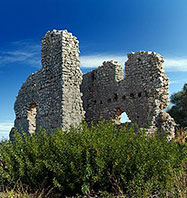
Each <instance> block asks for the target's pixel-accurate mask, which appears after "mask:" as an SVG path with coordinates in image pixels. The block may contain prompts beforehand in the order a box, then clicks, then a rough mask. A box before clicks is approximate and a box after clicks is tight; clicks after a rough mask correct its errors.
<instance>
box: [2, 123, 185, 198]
mask: <svg viewBox="0 0 187 198" xmlns="http://www.w3.org/2000/svg"><path fill="white" fill-rule="evenodd" d="M135 131H136V132H135ZM186 156H187V149H186V146H185V145H183V146H178V144H177V143H176V142H175V141H170V142H168V140H167V138H166V137H163V135H162V137H161V135H159V134H157V135H155V136H154V137H148V136H147V135H146V133H145V131H143V130H140V129H137V128H136V126H132V127H129V126H128V124H126V125H124V126H123V127H121V129H118V128H117V127H116V126H115V125H114V124H112V123H111V122H105V121H100V122H99V123H98V124H97V125H96V126H94V125H93V126H92V127H91V128H89V127H88V126H87V125H86V124H85V123H84V124H82V125H80V126H79V128H76V129H75V128H71V129H70V130H69V131H68V132H64V131H62V130H60V129H59V130H57V131H56V132H53V133H50V134H47V133H46V132H45V130H44V129H41V130H40V133H38V134H37V135H32V136H26V134H25V133H23V134H22V135H21V134H19V133H18V132H16V133H15V141H14V142H11V141H4V142H1V143H0V182H1V183H2V184H4V185H5V186H7V187H10V188H11V187H13V186H15V184H16V183H17V182H21V183H22V185H25V186H29V188H30V190H33V191H34V190H37V189H38V188H41V189H43V188H54V189H56V190H58V191H59V192H61V193H62V194H66V195H72V194H77V193H78V194H80V193H84V194H89V193H93V192H99V191H106V192H111V193H116V194H128V195H130V196H132V195H135V196H138V197H146V196H148V195H151V194H156V193H160V194H161V195H163V196H164V194H166V193H168V192H170V193H171V192H172V193H174V192H176V191H177V190H176V188H177V187H176V185H175V182H176V176H177V175H178V173H180V174H181V171H182V170H183V169H182V164H185V163H186V162H187V161H186V160H187V158H186ZM174 173H175V174H174Z"/></svg>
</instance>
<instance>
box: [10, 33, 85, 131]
mask: <svg viewBox="0 0 187 198" xmlns="http://www.w3.org/2000/svg"><path fill="white" fill-rule="evenodd" d="M78 47H79V46H78V41H77V39H76V37H74V36H72V34H71V33H68V32H67V31H66V30H65V31H58V30H53V31H49V32H47V33H46V35H45V36H44V37H43V39H42V60H41V61H42V69H41V70H39V71H37V72H36V73H35V74H31V75H30V76H29V78H28V79H27V80H26V82H25V83H24V84H23V85H22V87H21V89H20V91H19V94H18V96H17V99H16V102H15V105H14V109H15V114H16V119H15V125H14V126H15V127H16V128H17V129H18V130H19V131H20V132H21V131H25V132H27V133H29V134H31V133H34V132H35V131H36V132H37V131H38V130H39V128H40V126H42V127H44V128H46V129H47V130H48V131H49V130H51V129H53V128H58V127H61V128H66V127H68V126H69V125H71V124H72V125H76V124H79V123H80V122H81V121H82V119H83V118H84V110H83V107H82V100H81V92H80V84H81V82H82V73H81V71H80V69H79V66H80V61H79V59H78V56H79V49H78Z"/></svg>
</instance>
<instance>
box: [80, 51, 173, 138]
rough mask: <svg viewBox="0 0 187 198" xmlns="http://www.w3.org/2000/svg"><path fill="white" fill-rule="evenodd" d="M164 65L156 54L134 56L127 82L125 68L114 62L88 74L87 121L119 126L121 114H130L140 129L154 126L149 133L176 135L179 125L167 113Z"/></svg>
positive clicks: (127, 67) (85, 77) (85, 82)
mask: <svg viewBox="0 0 187 198" xmlns="http://www.w3.org/2000/svg"><path fill="white" fill-rule="evenodd" d="M163 62H164V59H163V57H162V56H160V55H159V54H157V53H155V52H137V53H130V54H128V60H127V62H126V63H125V78H124V79H123V69H122V67H121V66H120V65H119V64H118V63H117V62H114V61H108V62H104V63H103V65H102V66H101V67H99V68H98V69H95V70H93V71H91V72H89V73H86V74H84V75H83V83H82V85H81V91H82V93H83V104H84V109H85V112H86V114H85V116H86V117H85V119H86V121H87V122H90V121H95V122H97V120H98V119H99V117H100V116H101V117H103V118H104V119H110V118H113V119H114V121H115V122H116V123H119V121H120V118H121V117H120V116H121V114H122V113H123V112H126V113H127V115H128V117H129V119H130V120H131V121H132V122H133V123H136V124H138V126H139V127H145V126H147V125H148V124H151V125H152V126H151V128H150V130H149V132H155V131H156V130H157V128H158V130H159V131H161V132H163V131H165V132H169V133H171V134H172V136H173V135H174V128H175V122H174V120H173V119H172V118H171V117H170V115H169V114H167V113H166V112H164V110H163V109H164V108H166V106H167V105H168V104H169V98H168V85H169V80H168V78H167V76H166V74H165V73H164V70H163ZM161 115H162V116H161ZM163 116H164V117H163ZM160 118H162V119H160Z"/></svg>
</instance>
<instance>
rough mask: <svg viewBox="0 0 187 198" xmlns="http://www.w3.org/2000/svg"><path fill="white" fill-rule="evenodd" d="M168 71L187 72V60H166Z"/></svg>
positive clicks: (165, 65)
mask: <svg viewBox="0 0 187 198" xmlns="http://www.w3.org/2000/svg"><path fill="white" fill-rule="evenodd" d="M164 67H165V69H166V71H187V58H166V59H165V64H164Z"/></svg>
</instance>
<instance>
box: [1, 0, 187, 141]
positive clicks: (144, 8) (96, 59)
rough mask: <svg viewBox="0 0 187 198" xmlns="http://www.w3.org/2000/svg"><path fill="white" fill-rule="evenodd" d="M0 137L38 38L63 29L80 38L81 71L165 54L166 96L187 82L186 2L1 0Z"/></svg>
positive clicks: (32, 63)
mask: <svg viewBox="0 0 187 198" xmlns="http://www.w3.org/2000/svg"><path fill="white" fill-rule="evenodd" d="M0 18H1V20H0V27H1V29H0V137H2V136H5V137H7V136H8V132H9V130H10V127H11V126H12V125H13V121H14V118H15V115H14V111H13V105H14V102H15V99H16V96H17V93H18V91H19V89H20V87H21V85H22V83H23V82H24V81H25V80H26V78H27V77H28V75H29V74H30V73H32V72H35V71H36V70H38V69H39V68H41V64H40V39H41V37H42V36H44V34H45V33H46V31H48V30H52V29H59V30H60V29H67V30H68V31H70V32H72V33H73V35H75V36H77V38H78V40H79V41H80V51H81V54H80V59H81V69H82V71H83V72H86V71H89V70H91V69H93V68H94V67H97V66H99V65H101V64H102V62H103V61H104V60H112V59H114V60H117V61H119V63H120V64H121V65H124V62H125V61H126V59H127V57H126V54H127V53H129V52H131V51H134V52H136V51H140V50H145V51H156V52H158V53H160V54H161V55H163V56H164V58H165V71H166V73H167V75H168V77H169V78H170V81H171V85H170V94H172V93H174V92H177V91H179V90H181V89H182V87H183V85H184V83H185V82H187V1H186V0H115V1H114V0H17V1H15V0H6V1H5V0H0Z"/></svg>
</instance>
